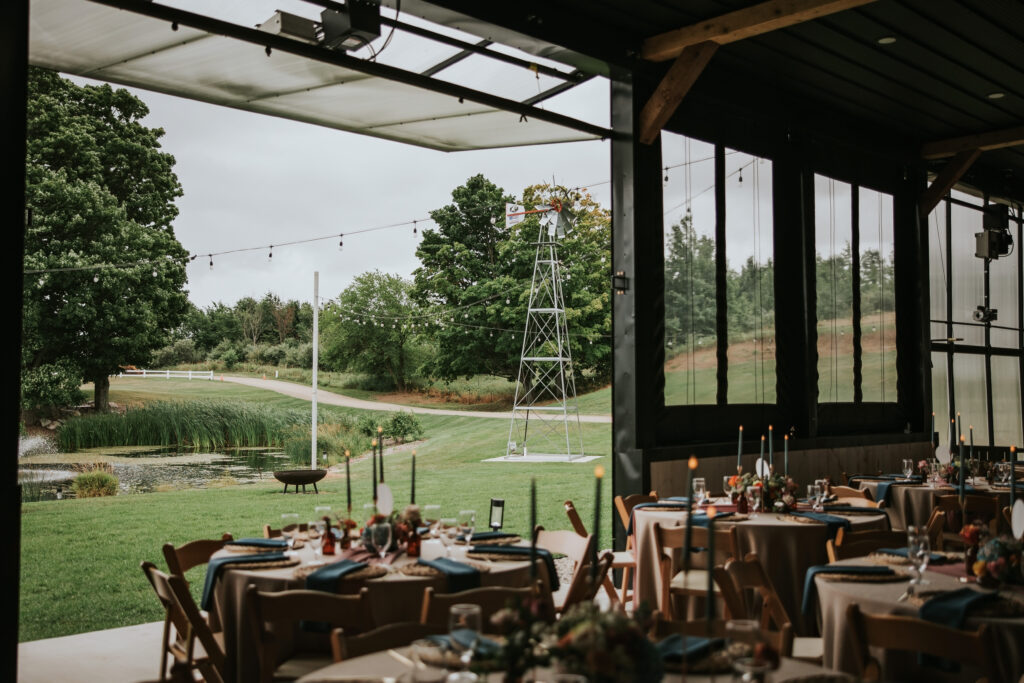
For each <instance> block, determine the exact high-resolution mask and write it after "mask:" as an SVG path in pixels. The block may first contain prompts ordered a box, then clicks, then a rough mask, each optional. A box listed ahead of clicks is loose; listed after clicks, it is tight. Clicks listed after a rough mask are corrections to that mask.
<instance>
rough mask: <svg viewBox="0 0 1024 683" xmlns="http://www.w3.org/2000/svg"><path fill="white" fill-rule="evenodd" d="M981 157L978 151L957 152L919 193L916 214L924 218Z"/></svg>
mask: <svg viewBox="0 0 1024 683" xmlns="http://www.w3.org/2000/svg"><path fill="white" fill-rule="evenodd" d="M980 155H981V150H980V149H969V150H964V151H963V152H959V153H958V154H957V155H956V156H954V157H953V158H952V159H950V160H949V161H947V162H946V165H945V166H943V167H942V170H941V171H939V175H938V176H936V178H935V180H934V181H933V182H932V184H931V185H929V186H928V189H927V190H925V191H924V192H922V193H921V201H919V202H918V212H919V213H920V215H921V217H922V218H924V217H926V216H927V215H928V214H930V213H931V212H932V209H934V208H935V207H936V206H937V205H938V203H939V202H940V201H941V200H942V198H943V197H945V196H946V193H947V192H949V190H950V189H951V188H952V187H953V186H954V185H956V181H958V180H960V178H962V177H963V175H964V173H966V172H967V169H969V168H970V167H971V164H973V163H974V161H975V159H977V158H978V157H979V156H980Z"/></svg>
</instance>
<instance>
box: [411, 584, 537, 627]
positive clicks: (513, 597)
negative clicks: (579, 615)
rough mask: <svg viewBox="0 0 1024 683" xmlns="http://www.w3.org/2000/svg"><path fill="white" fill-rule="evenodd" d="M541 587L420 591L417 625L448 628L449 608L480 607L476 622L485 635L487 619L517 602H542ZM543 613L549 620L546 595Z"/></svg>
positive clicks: (488, 622) (430, 589) (491, 587)
mask: <svg viewBox="0 0 1024 683" xmlns="http://www.w3.org/2000/svg"><path fill="white" fill-rule="evenodd" d="M543 596H544V590H543V585H542V583H541V582H540V581H538V582H537V585H535V586H532V587H531V586H523V587H522V588H510V587H507V586H487V587H484V588H473V589H471V590H466V591H459V592H458V593H436V592H435V591H434V589H433V588H432V587H427V588H426V589H425V590H424V591H423V605H422V607H421V609H420V623H421V624H431V625H433V626H437V627H445V628H447V626H448V615H449V613H450V612H451V607H452V605H457V604H462V603H466V604H470V605H479V606H480V618H481V620H482V622H483V623H482V628H483V629H484V630H485V631H486V630H487V627H488V626H489V625H490V620H491V617H492V616H493V615H494V614H495V613H496V612H498V611H499V610H502V609H505V608H506V607H510V606H512V605H514V604H515V603H516V602H517V601H526V600H530V599H533V598H540V599H541V601H542V603H544V602H545V599H544V597H543ZM548 596H549V597H548V598H547V601H546V607H545V608H544V610H543V611H544V612H545V613H546V614H547V615H548V616H549V618H550V617H551V616H553V610H551V609H550V592H548Z"/></svg>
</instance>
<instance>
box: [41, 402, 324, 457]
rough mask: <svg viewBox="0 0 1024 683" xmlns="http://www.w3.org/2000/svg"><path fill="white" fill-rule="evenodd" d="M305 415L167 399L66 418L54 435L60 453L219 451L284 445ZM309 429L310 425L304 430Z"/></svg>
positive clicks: (239, 404)
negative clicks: (150, 448)
mask: <svg viewBox="0 0 1024 683" xmlns="http://www.w3.org/2000/svg"><path fill="white" fill-rule="evenodd" d="M308 421H309V412H308V411H306V410H298V409H282V408H279V407H267V406H263V405H261V404H259V403H249V402H244V401H180V402H179V401H166V402H157V403H151V404H148V405H146V406H143V407H139V408H131V409H129V410H127V411H126V412H125V413H124V414H118V413H93V414H89V415H82V416H80V417H75V418H72V419H70V420H68V421H67V422H66V423H65V424H64V425H63V426H61V428H60V430H59V431H58V433H57V442H58V445H59V447H60V449H61V450H62V451H64V452H68V453H70V452H73V451H77V450H81V449H83V448H99V447H111V446H176V447H178V448H188V449H194V450H200V449H202V450H219V449H223V448H244V447H253V446H270V447H273V446H282V445H283V444H284V440H285V437H286V435H287V434H288V432H289V431H290V430H291V428H292V427H293V426H297V425H301V424H302V423H304V422H308ZM307 431H308V427H307Z"/></svg>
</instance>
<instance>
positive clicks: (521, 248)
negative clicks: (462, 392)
mask: <svg viewBox="0 0 1024 683" xmlns="http://www.w3.org/2000/svg"><path fill="white" fill-rule="evenodd" d="M553 199H557V200H558V201H560V202H562V203H563V204H564V205H565V206H567V207H569V208H570V209H571V210H572V211H573V212H574V213H575V214H576V216H577V219H576V223H575V227H574V229H573V230H572V231H570V233H569V234H568V235H567V236H566V237H565V238H564V239H563V240H561V244H560V247H559V258H560V261H561V268H562V274H563V282H562V286H563V294H564V297H565V304H566V309H567V311H566V319H567V321H568V325H569V332H570V335H571V337H570V340H571V342H570V343H571V344H572V352H573V360H574V364H575V367H576V369H577V371H578V374H577V383H578V384H584V385H585V384H601V383H603V382H606V381H607V380H608V377H609V375H610V368H611V359H610V343H609V340H608V336H607V335H608V334H609V333H610V324H611V317H610V312H611V306H610V301H609V286H608V276H609V273H610V270H611V257H610V253H609V249H610V246H611V232H610V230H611V229H610V220H609V217H608V213H607V211H605V210H604V209H602V208H601V207H600V206H599V205H598V204H597V203H596V202H594V201H593V199H592V198H591V197H590V196H589V195H588V194H586V193H584V192H579V191H575V190H572V191H570V190H568V189H566V188H563V187H553V186H550V185H546V184H542V185H534V186H531V187H528V188H526V189H525V190H524V192H523V199H522V201H521V202H519V203H521V204H523V205H524V206H525V207H526V209H534V208H536V207H537V206H539V205H541V204H546V203H548V202H550V201H552V200H553ZM452 200H453V203H452V204H449V205H448V206H445V207H443V208H441V209H438V210H436V211H434V212H432V213H431V217H432V218H433V219H434V221H435V223H436V224H437V228H436V229H428V230H425V231H424V235H423V241H422V242H421V244H420V246H419V248H418V249H417V256H418V257H419V258H420V262H421V266H420V268H418V269H417V270H416V271H415V273H414V282H415V297H416V300H417V302H418V303H419V304H420V305H421V306H423V307H425V308H427V309H429V310H431V311H433V312H434V313H433V317H432V318H431V319H432V320H433V321H435V323H436V324H435V325H433V326H432V329H431V339H432V340H433V342H434V343H435V344H436V347H437V349H436V353H434V354H433V356H432V358H431V360H430V361H429V362H428V364H427V366H426V368H425V369H426V371H427V372H428V374H431V375H433V376H436V377H440V378H441V379H445V380H450V379H454V378H456V377H468V376H472V375H475V374H480V373H485V374H491V375H495V376H498V377H505V378H506V379H509V380H510V381H514V380H515V379H516V377H517V375H518V371H519V356H520V352H521V350H522V342H523V338H522V335H523V327H524V324H525V320H526V309H527V306H528V305H529V299H530V285H531V281H532V276H533V261H534V254H535V250H536V241H537V236H538V231H539V223H538V219H537V218H536V217H535V216H534V217H530V218H528V219H527V220H525V221H523V222H522V223H519V224H518V225H516V226H514V227H511V228H509V227H508V226H507V225H506V224H505V215H504V214H505V210H504V207H505V203H506V202H515V199H514V198H513V197H511V196H509V195H506V194H505V192H504V190H502V189H501V188H499V187H497V186H496V185H494V184H493V183H491V182H490V181H489V180H487V179H486V178H484V177H483V176H482V175H477V176H474V177H472V178H470V179H469V180H467V181H466V183H465V184H464V185H462V186H460V187H457V188H455V190H453V192H452ZM492 219H493V221H492Z"/></svg>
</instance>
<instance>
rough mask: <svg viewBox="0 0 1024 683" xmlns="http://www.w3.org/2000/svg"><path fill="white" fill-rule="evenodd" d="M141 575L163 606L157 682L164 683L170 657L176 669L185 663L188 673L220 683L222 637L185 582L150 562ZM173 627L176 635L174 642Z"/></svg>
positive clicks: (143, 566)
mask: <svg viewBox="0 0 1024 683" xmlns="http://www.w3.org/2000/svg"><path fill="white" fill-rule="evenodd" d="M142 572H143V573H144V574H145V575H146V578H147V579H148V580H149V583H150V584H151V585H152V586H153V590H154V591H156V594H157V598H159V600H160V603H161V604H162V605H163V606H164V630H163V643H162V645H161V651H160V680H161V681H163V680H166V676H167V656H168V655H172V656H173V657H174V661H175V665H176V666H177V668H178V669H180V668H181V666H182V664H181V662H185V663H186V664H185V665H186V666H187V667H188V669H189V671H192V670H193V669H196V670H198V671H199V673H200V674H202V676H203V678H204V679H205V680H206V681H209V682H210V683H223V681H224V664H225V660H226V655H225V653H224V635H223V633H214V632H213V630H211V629H210V626H209V624H207V623H206V620H205V619H204V618H203V616H202V614H201V613H200V612H199V607H198V606H197V605H196V603H195V600H194V599H193V598H192V593H190V592H189V588H188V582H186V581H185V579H184V577H182V576H179V575H177V574H170V575H168V574H164V573H163V572H162V571H160V570H159V569H157V568H156V565H155V564H153V563H152V562H143V563H142ZM172 625H173V626H174V629H175V632H176V634H175V636H174V640H173V641H172V640H171V626H172ZM197 641H198V642H197Z"/></svg>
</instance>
